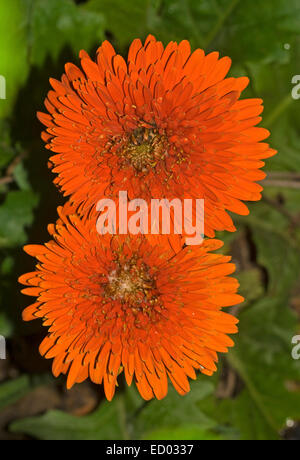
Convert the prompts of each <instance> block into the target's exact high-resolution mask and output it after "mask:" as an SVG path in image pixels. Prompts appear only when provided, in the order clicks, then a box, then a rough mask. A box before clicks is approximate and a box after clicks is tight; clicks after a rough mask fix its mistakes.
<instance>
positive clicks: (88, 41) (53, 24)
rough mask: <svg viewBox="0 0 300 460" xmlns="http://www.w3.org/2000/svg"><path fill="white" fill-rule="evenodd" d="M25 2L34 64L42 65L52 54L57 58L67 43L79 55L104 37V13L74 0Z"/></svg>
mask: <svg viewBox="0 0 300 460" xmlns="http://www.w3.org/2000/svg"><path fill="white" fill-rule="evenodd" d="M23 4H24V6H23V14H24V16H25V17H26V18H27V21H26V22H23V27H24V28H25V29H26V33H27V43H28V58H29V61H30V63H31V65H33V64H34V65H37V66H41V65H43V64H44V62H45V59H46V57H49V56H50V57H51V58H52V59H53V60H56V59H57V58H58V56H59V53H60V52H61V51H62V50H63V48H64V47H67V46H69V47H70V48H71V50H72V51H73V52H74V53H75V54H76V55H77V54H78V53H79V51H80V50H81V49H86V50H89V49H90V48H91V47H92V46H94V45H98V44H99V42H100V41H101V40H102V39H103V16H102V15H101V14H99V13H91V12H89V11H86V10H85V9H83V8H82V7H80V6H76V5H75V3H74V2H73V1H72V0H51V1H50V2H49V1H45V0H25V1H24V2H23Z"/></svg>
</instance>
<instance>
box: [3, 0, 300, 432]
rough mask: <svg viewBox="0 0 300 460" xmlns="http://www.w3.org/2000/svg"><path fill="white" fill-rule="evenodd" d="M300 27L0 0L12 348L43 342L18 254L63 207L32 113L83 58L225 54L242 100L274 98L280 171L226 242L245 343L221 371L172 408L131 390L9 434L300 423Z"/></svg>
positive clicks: (64, 0) (287, 9) (14, 389)
mask: <svg viewBox="0 0 300 460" xmlns="http://www.w3.org/2000/svg"><path fill="white" fill-rule="evenodd" d="M299 31H300V4H299V1H298V0H257V1H256V2H255V5H254V2H253V0H243V1H241V0H240V1H239V0H127V1H126V2H125V1H123V0H88V1H85V2H75V1H73V0H10V2H7V1H6V0H0V75H3V76H5V77H6V82H7V98H6V100H0V177H1V179H0V271H1V281H0V306H1V312H0V334H1V335H4V336H5V337H6V338H8V339H9V340H8V347H9V351H10V347H13V345H14V343H15V342H17V343H18V341H19V340H20V337H25V339H24V340H26V341H27V343H29V344H30V352H31V353H32V354H33V353H34V352H35V350H34V347H36V345H35V344H34V343H33V342H34V341H33V339H32V337H35V336H36V335H41V334H42V332H43V331H41V329H42V328H41V327H40V324H37V325H25V326H24V325H23V324H22V322H21V320H20V314H21V309H22V308H23V307H24V306H25V305H26V299H23V298H22V296H20V294H19V293H18V290H19V287H18V286H17V283H16V279H17V276H18V275H19V274H21V273H23V272H24V271H26V270H31V269H32V261H31V260H29V258H28V257H27V256H26V255H24V254H23V252H22V250H21V247H22V245H23V244H24V243H26V242H29V241H30V242H32V243H39V242H43V241H45V240H47V232H46V225H47V224H48V223H49V222H51V221H54V219H55V217H56V207H57V205H59V204H61V203H62V197H61V196H60V195H59V194H58V193H57V191H56V190H55V187H54V185H53V184H52V182H51V180H52V179H53V177H52V176H51V174H50V173H49V172H48V170H47V152H46V151H45V149H44V147H43V145H42V143H41V141H40V130H41V127H40V126H39V124H38V122H37V121H36V117H35V113H36V111H37V110H40V109H42V106H43V99H44V97H45V95H46V92H47V89H48V78H49V77H50V76H52V77H59V76H60V74H61V73H62V72H63V64H64V63H65V62H67V61H73V62H75V63H76V62H78V52H79V51H80V49H82V48H83V49H86V50H87V51H89V52H91V53H92V54H93V53H94V51H95V50H96V48H97V46H99V44H100V42H101V41H102V40H103V39H105V38H108V39H109V40H111V41H112V43H113V45H114V46H115V47H116V49H117V50H118V51H119V52H120V53H122V54H124V55H125V54H126V52H127V49H128V46H129V44H130V41H131V40H132V39H134V38H136V37H140V38H145V37H146V36H147V34H148V33H152V34H155V35H156V36H157V38H159V39H161V40H162V41H163V42H164V43H167V42H168V41H170V40H176V41H179V40H182V39H189V40H190V42H191V44H192V47H193V48H196V47H203V48H204V49H205V50H206V51H207V52H209V51H211V50H218V51H220V54H221V55H229V56H230V57H232V59H233V66H232V70H231V74H232V75H233V76H239V75H248V76H249V77H250V79H251V84H250V86H249V88H248V89H247V91H246V93H245V96H247V97H262V98H263V99H264V101H265V112H264V122H263V123H262V126H265V127H267V128H269V129H270V130H271V132H272V135H271V138H270V143H271V145H272V146H273V147H274V148H276V149H278V151H279V154H278V155H277V156H276V157H275V158H274V159H272V160H270V161H269V162H268V163H267V167H266V170H267V171H270V172H271V173H272V174H273V175H272V174H270V176H269V177H270V178H269V179H268V183H267V182H266V188H265V191H264V198H263V200H262V202H260V203H254V204H251V205H250V210H251V214H250V216H247V217H242V218H241V217H236V216H235V217H234V220H235V222H236V224H237V227H238V231H237V232H236V233H234V234H230V235H228V234H226V235H223V234H220V235H218V236H219V237H220V238H222V239H224V241H225V250H226V251H227V252H228V253H232V254H233V259H234V261H235V263H236V264H237V268H238V273H237V276H238V278H239V280H240V283H241V293H242V294H243V295H244V296H245V297H246V302H245V303H244V304H243V305H242V306H241V307H238V308H237V309H234V313H235V314H237V315H238V317H239V320H240V332H239V335H238V336H237V337H236V346H235V348H234V349H233V350H232V351H230V353H229V354H228V356H226V358H224V359H222V360H221V365H220V369H219V372H218V374H217V375H216V376H215V377H213V378H209V377H203V376H201V377H199V379H198V380H197V381H196V382H194V383H192V390H191V392H190V393H189V394H188V395H187V396H185V397H183V398H182V397H180V396H178V395H177V394H175V391H173V390H172V389H170V392H169V395H168V396H167V397H166V398H165V400H163V401H160V402H158V401H151V402H149V403H147V404H145V403H144V402H143V401H142V400H141V398H140V397H139V395H138V394H137V392H136V390H135V389H134V388H130V389H124V390H119V392H118V394H117V396H116V397H115V398H114V400H113V402H112V403H107V402H100V404H99V406H98V408H97V409H96V410H95V411H94V412H92V413H90V414H88V415H84V416H81V417H77V416H75V415H72V414H69V413H67V412H65V411H60V410H55V411H50V412H46V413H45V414H43V415H40V416H39V415H36V416H34V417H29V418H21V419H19V420H16V421H14V422H13V423H12V424H11V425H10V428H9V429H10V431H11V432H14V433H25V434H27V435H29V436H32V437H33V438H38V439H278V438H280V437H281V436H282V435H283V429H284V428H285V423H286V420H287V419H293V420H295V421H299V420H300V393H299V388H300V387H299V381H300V361H295V360H293V359H292V357H291V349H292V344H291V339H292V337H293V336H294V335H295V334H296V332H297V328H298V330H299V313H300V307H299V306H300V289H299V279H300V278H299V276H300V251H299V249H300V231H299V224H300V187H299V182H296V179H297V178H298V179H299V177H298V176H297V174H300V116H299V115H300V100H299V101H297V100H294V99H292V97H291V90H292V84H291V79H292V77H293V75H297V74H300V36H299ZM295 178H296V179H295ZM297 308H298V312H297V311H296V310H297ZM41 337H42V336H41ZM12 355H13V353H12ZM12 359H13V358H12ZM24 360H26V357H25V356H24ZM24 360H23V361H24ZM27 360H28V361H30V360H31V355H30V354H29V356H28V357H27ZM23 361H22V365H19V368H20V370H19V373H20V376H19V377H17V378H16V379H11V380H6V381H5V382H4V383H1V384H0V409H2V408H4V406H8V405H11V404H13V403H14V402H16V401H17V400H18V399H20V398H21V397H22V396H23V395H24V394H25V393H28V392H29V393H30V391H33V385H32V382H31V380H30V379H29V378H28V376H27V375H26V373H28V374H31V373H32V374H34V373H35V372H36V370H35V369H32V368H31V366H30V365H28V364H26V362H23ZM17 367H18V366H17ZM46 372H48V373H49V371H48V368H47V370H46ZM52 384H53V383H52V379H51V383H49V385H52ZM0 418H1V414H0Z"/></svg>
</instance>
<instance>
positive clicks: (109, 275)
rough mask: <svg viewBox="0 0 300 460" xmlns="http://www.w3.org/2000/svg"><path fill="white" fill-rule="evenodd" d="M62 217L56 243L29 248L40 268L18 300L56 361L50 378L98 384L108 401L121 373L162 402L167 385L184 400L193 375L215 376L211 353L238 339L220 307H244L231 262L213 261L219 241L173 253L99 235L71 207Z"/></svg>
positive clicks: (54, 230) (26, 279) (24, 279)
mask: <svg viewBox="0 0 300 460" xmlns="http://www.w3.org/2000/svg"><path fill="white" fill-rule="evenodd" d="M58 211H59V215H60V219H59V221H58V222H57V224H56V225H50V226H49V231H50V234H51V235H52V238H53V239H52V240H51V241H50V242H48V243H46V244H45V245H29V246H25V251H26V252H27V253H28V254H30V255H32V256H34V257H36V258H37V259H38V261H39V262H38V264H37V266H36V270H35V271H34V272H33V273H27V274H26V275H23V276H21V277H20V280H19V281H20V282H21V283H22V284H25V285H26V286H28V287H27V288H25V289H24V290H23V291H22V292H23V293H24V294H27V295H29V296H37V301H36V302H35V303H34V304H33V305H31V306H29V307H27V308H26V309H25V310H24V313H23V318H24V320H25V321H29V320H33V319H36V318H43V321H44V323H43V324H44V326H48V327H49V334H48V336H47V337H46V338H45V339H44V341H43V342H42V344H41V346H40V352H41V354H42V355H44V356H45V357H46V358H54V360H53V374H54V375H55V376H58V375H59V374H61V373H62V374H68V379H67V387H68V388H70V387H72V385H73V384H74V383H79V382H82V381H83V380H85V379H86V378H88V377H90V379H91V380H92V381H93V382H95V383H98V384H100V383H102V382H103V383H104V390H105V393H106V397H107V398H108V399H109V400H111V399H112V397H113V395H114V392H115V386H116V385H117V378H118V375H119V374H120V373H121V372H122V371H124V374H125V378H126V381H127V383H128V385H130V384H131V383H132V380H133V379H134V381H135V382H136V385H137V388H138V390H139V392H140V393H141V395H142V397H143V398H145V399H150V398H152V397H154V396H155V397H156V398H158V399H161V398H163V397H164V396H166V394H167V390H168V377H169V379H170V380H171V382H172V383H173V385H174V387H175V388H176V390H177V391H178V392H179V393H180V394H185V393H186V392H188V391H189V382H188V377H190V378H192V379H195V378H196V374H195V370H199V371H200V372H202V373H204V374H208V375H211V374H212V373H213V372H214V371H215V370H216V366H215V362H216V361H217V352H226V351H227V348H228V347H230V346H232V345H233V342H232V340H231V339H230V338H229V337H228V336H227V335H226V334H228V333H235V332H237V327H236V323H237V322H238V321H237V319H236V318H235V317H234V316H232V315H230V314H227V313H224V312H222V311H221V307H226V306H230V305H234V304H237V303H240V302H241V301H243V298H242V297H241V296H239V295H237V294H236V291H237V287H238V282H237V280H236V279H234V278H231V277H228V275H229V274H231V273H232V272H233V271H234V268H235V267H234V265H233V264H232V263H229V260H230V257H227V256H222V255H220V254H212V253H211V252H210V251H214V250H215V249H218V248H220V247H221V246H222V242H220V241H217V240H212V239H211V240H205V241H204V243H203V244H202V245H201V246H197V247H195V246H193V247H184V248H182V249H181V250H180V251H179V252H177V253H175V254H174V252H173V251H172V250H171V249H167V247H168V246H167V245H166V244H164V245H160V241H161V240H158V241H159V244H157V245H155V246H152V245H151V243H150V241H149V239H147V238H145V237H143V236H140V237H137V236H136V237H122V238H121V237H120V236H111V235H105V236H100V235H99V234H98V233H97V231H96V229H95V225H94V222H93V221H92V220H88V219H82V218H80V217H79V216H78V215H77V214H75V212H74V211H72V209H71V208H70V206H69V205H67V206H66V207H65V208H59V209H58ZM166 238H167V237H166Z"/></svg>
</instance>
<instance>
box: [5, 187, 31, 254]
mask: <svg viewBox="0 0 300 460" xmlns="http://www.w3.org/2000/svg"><path fill="white" fill-rule="evenodd" d="M37 201H38V200H37V197H36V195H35V194H34V193H33V192H32V191H29V190H28V191H27V190H24V191H12V192H10V193H8V195H7V197H6V200H5V202H4V203H3V204H2V205H1V206H0V222H1V226H0V247H1V246H2V247H3V246H4V247H11V246H15V245H20V244H23V243H25V241H26V232H25V230H26V228H27V227H28V226H29V225H31V224H32V222H33V209H34V208H35V206H36V205H37Z"/></svg>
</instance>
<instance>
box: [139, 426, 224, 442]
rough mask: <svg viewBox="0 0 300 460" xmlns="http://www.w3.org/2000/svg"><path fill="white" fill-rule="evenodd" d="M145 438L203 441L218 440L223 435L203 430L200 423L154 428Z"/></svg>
mask: <svg viewBox="0 0 300 460" xmlns="http://www.w3.org/2000/svg"><path fill="white" fill-rule="evenodd" d="M145 439H150V440H155V441H160V440H175V441H176V440H178V439H180V440H189V439H190V440H193V439H198V440H201V441H218V440H221V439H222V437H221V436H220V435H219V434H217V433H214V432H213V431H210V430H203V429H201V427H199V426H198V425H196V424H195V425H193V424H186V425H183V426H181V427H179V428H161V429H160V430H153V431H152V432H151V433H149V434H148V435H147V437H146V438H145Z"/></svg>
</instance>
